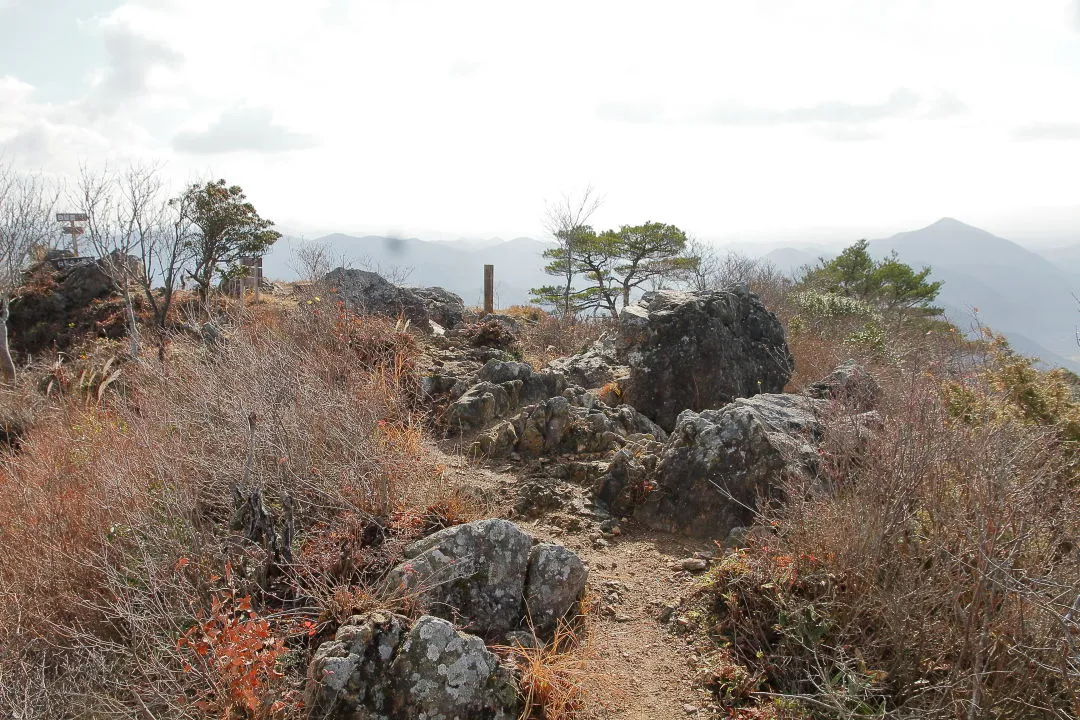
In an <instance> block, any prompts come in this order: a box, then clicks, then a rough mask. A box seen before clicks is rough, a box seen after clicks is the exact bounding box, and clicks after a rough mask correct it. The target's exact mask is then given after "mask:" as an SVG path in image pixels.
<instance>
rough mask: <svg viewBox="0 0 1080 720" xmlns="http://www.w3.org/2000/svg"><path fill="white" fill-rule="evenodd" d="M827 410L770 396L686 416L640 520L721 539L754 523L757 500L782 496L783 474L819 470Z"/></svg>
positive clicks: (639, 512)
mask: <svg viewBox="0 0 1080 720" xmlns="http://www.w3.org/2000/svg"><path fill="white" fill-rule="evenodd" d="M828 405H829V404H828V403H827V402H825V401H823V400H815V399H812V398H808V397H805V396H801V395H783V394H766V395H757V396H755V397H752V398H749V399H740V400H736V401H735V402H733V403H731V404H730V405H727V406H726V407H724V408H722V409H720V410H706V411H705V412H702V413H700V414H699V413H695V412H693V411H689V410H688V411H686V412H684V413H682V415H680V416H679V420H678V423H677V425H676V427H675V429H674V430H673V431H672V433H671V435H670V436H669V437H668V441H667V443H666V444H665V446H664V449H663V451H662V452H661V454H660V460H659V462H658V463H657V468H656V475H655V482H656V488H655V489H654V490H653V491H652V492H650V493H649V494H648V495H647V496H646V498H645V500H644V502H643V503H642V504H640V505H639V506H638V508H637V510H636V512H635V517H636V518H637V519H638V520H639V521H641V522H643V523H644V524H646V525H648V526H650V527H653V528H656V529H661V530H666V531H669V532H675V533H682V534H684V535H690V536H700V537H713V538H717V539H722V538H724V537H726V536H727V533H728V532H729V531H730V530H731V528H733V527H736V526H740V525H743V526H746V525H750V524H751V522H752V520H753V515H754V508H756V507H757V503H758V499H759V498H765V499H769V498H775V497H778V495H779V493H780V491H781V485H782V482H783V480H784V478H785V477H795V476H798V475H802V476H813V475H814V474H815V473H816V470H817V462H818V452H817V451H818V442H819V440H820V439H821V436H822V433H823V432H824V427H823V425H822V423H821V420H820V417H821V415H822V414H823V413H824V412H825V411H826V410H827V409H828Z"/></svg>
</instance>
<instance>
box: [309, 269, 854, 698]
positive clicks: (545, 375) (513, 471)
mask: <svg viewBox="0 0 1080 720" xmlns="http://www.w3.org/2000/svg"><path fill="white" fill-rule="evenodd" d="M328 280H333V281H336V282H337V283H338V285H339V287H338V288H337V292H338V293H339V295H340V296H342V297H344V298H346V299H347V301H348V302H349V303H350V304H352V305H354V306H357V307H361V308H363V309H364V311H366V312H377V313H378V312H382V313H384V314H387V315H390V316H394V315H397V316H398V317H402V316H404V317H407V318H408V320H409V322H410V323H411V324H412V327H413V328H414V329H417V330H420V331H422V332H423V334H424V337H426V340H425V341H424V342H425V344H426V345H427V347H428V353H427V354H428V360H427V367H426V374H425V377H424V383H423V384H424V392H425V395H426V398H427V399H428V402H430V403H431V405H432V407H433V409H434V412H433V417H434V418H435V423H436V425H435V428H436V432H437V433H439V434H441V435H442V436H443V438H444V439H443V441H442V447H441V452H443V453H444V455H445V462H446V465H447V466H448V468H450V469H451V481H452V482H454V483H455V484H459V485H461V486H462V487H465V488H468V489H470V491H471V493H472V494H474V495H477V496H482V497H485V498H487V499H488V500H489V501H494V507H497V508H500V509H499V510H497V511H495V512H494V514H498V515H502V516H505V517H508V518H510V519H511V520H512V521H513V523H514V525H509V524H507V525H505V526H504V525H499V524H498V522H501V521H494V520H490V521H489V520H485V521H482V522H481V523H479V524H476V523H474V524H472V525H470V526H459V527H457V528H451V529H448V530H446V531H443V532H440V533H439V534H437V535H435V536H432V538H429V539H427V540H423V541H420V543H417V544H416V545H415V546H414V547H413V548H411V549H409V550H406V558H410V559H409V560H407V562H406V563H405V564H404V565H402V566H400V567H399V569H397V570H395V571H394V572H392V573H391V576H390V577H391V580H392V581H393V582H397V581H398V580H400V586H401V588H402V589H403V591H404V592H409V591H412V590H416V591H417V592H419V596H418V598H419V599H418V602H419V603H420V605H421V610H422V611H425V612H431V613H434V614H436V615H440V616H441V617H445V618H447V619H449V620H453V621H454V622H455V623H456V624H457V625H458V627H463V628H465V629H466V630H468V631H469V632H473V633H476V634H478V635H481V636H484V637H486V638H487V639H488V640H489V641H493V642H495V643H500V642H505V643H507V644H514V643H516V642H524V643H525V645H529V644H532V643H537V642H539V643H543V642H545V641H546V639H547V638H549V637H550V633H551V631H552V629H553V627H554V622H555V619H556V618H555V616H557V615H567V614H569V615H573V614H574V613H575V612H578V611H579V610H578V609H576V608H574V607H572V606H570V605H568V604H567V603H568V601H569V600H571V599H575V598H579V597H580V598H582V599H583V605H584V612H586V613H587V615H588V618H587V620H585V621H584V622H579V623H577V625H576V627H577V628H578V631H579V632H580V633H582V635H583V637H581V638H579V640H580V643H579V649H578V650H577V652H580V653H583V654H584V655H585V656H587V657H588V658H589V663H588V667H589V671H588V675H589V678H588V681H587V684H588V685H589V686H590V692H589V695H590V708H591V711H592V712H593V714H595V715H596V716H597V717H617V718H674V717H720V716H722V715H724V714H725V712H726V710H725V709H724V708H721V707H720V706H719V704H717V703H716V702H715V701H714V699H713V697H712V696H711V695H710V693H709V692H708V690H707V689H706V682H705V678H706V676H707V674H708V671H709V661H710V657H711V656H712V655H713V654H714V653H715V651H716V648H713V647H708V646H702V645H701V644H700V643H702V642H703V640H702V639H701V638H697V639H695V638H694V637H693V636H692V635H691V634H690V633H688V632H681V631H682V630H684V629H686V628H687V627H688V624H689V623H688V621H687V619H686V618H685V617H681V616H680V615H679V613H678V608H679V606H680V600H681V599H682V597H683V596H684V595H685V594H686V593H688V592H690V591H692V590H693V589H694V588H695V587H697V586H699V585H700V583H701V582H703V580H702V578H703V576H704V573H705V572H706V571H707V570H708V569H709V567H710V566H711V565H712V564H713V563H714V562H715V561H716V560H717V558H718V556H719V555H722V554H723V552H724V547H725V542H728V541H729V540H730V539H731V538H735V539H737V538H738V536H739V534H740V533H742V532H744V526H745V525H749V524H750V523H751V522H752V520H753V506H754V504H755V503H756V502H759V501H760V499H762V498H769V497H772V496H773V495H774V494H775V493H776V492H778V487H779V485H780V481H781V480H782V479H783V478H784V477H787V476H791V475H805V474H812V473H813V472H814V469H815V466H816V462H817V458H818V453H817V442H818V440H819V439H820V436H821V434H822V426H821V418H822V417H824V416H825V415H826V414H828V413H830V412H834V409H835V407H836V403H835V402H834V401H835V400H837V399H838V398H842V399H843V400H844V401H845V403H844V407H845V408H851V410H850V412H851V413H853V414H852V418H853V419H852V427H853V428H855V434H856V435H857V434H858V432H859V429H860V428H864V427H867V426H869V425H871V424H873V422H874V419H875V415H874V413H872V412H864V411H869V410H870V406H871V405H872V401H873V397H874V392H875V389H874V385H873V380H872V379H870V378H869V377H868V376H867V375H866V374H865V372H863V371H861V369H859V368H856V367H844V368H840V369H838V370H837V372H836V373H834V375H833V376H830V378H827V379H825V380H823V381H822V382H821V383H820V384H818V385H816V386H815V387H814V388H812V390H811V391H810V392H809V393H807V394H804V395H786V394H783V393H782V392H781V391H782V389H783V387H784V385H785V384H786V382H787V380H788V378H789V377H790V374H791V368H792V360H791V354H790V352H789V350H788V348H787V345H786V343H785V341H784V333H783V329H782V327H781V326H780V323H779V321H778V320H777V319H776V317H775V316H774V315H772V314H771V313H769V312H768V311H767V310H766V309H765V308H764V307H763V306H762V305H761V303H760V301H759V300H758V298H757V297H756V296H754V295H752V294H751V293H749V292H748V291H746V289H745V288H738V287H734V288H731V289H729V290H726V291H721V292H707V293H674V292H659V293H650V294H647V295H646V296H645V298H644V299H643V300H642V301H641V303H639V304H638V305H636V306H632V307H630V308H627V310H626V311H624V313H623V317H622V318H621V322H620V326H619V330H618V332H617V333H615V334H613V335H611V336H608V337H605V338H602V339H601V340H599V341H597V342H596V343H595V344H594V345H593V346H592V347H591V348H589V349H587V350H586V351H584V352H582V353H580V354H578V355H574V356H570V357H566V358H561V359H559V360H556V361H554V362H552V363H550V364H549V365H548V366H547V367H543V368H534V367H531V366H530V365H528V364H526V363H524V362H521V361H519V360H518V359H517V358H516V357H515V355H516V351H517V349H518V348H517V345H516V343H517V338H518V337H520V335H521V333H522V332H523V328H522V327H521V325H520V322H519V321H518V320H516V319H514V318H512V317H506V316H489V317H485V318H479V319H476V320H474V321H473V322H472V323H467V322H466V321H465V313H464V308H463V307H461V306H459V301H458V302H457V303H455V301H454V300H453V298H452V297H448V294H446V293H445V292H442V291H438V290H437V289H426V290H422V291H420V292H418V293H415V294H414V293H412V292H411V291H407V290H403V289H401V288H395V287H393V286H389V285H387V284H385V283H381V282H380V281H379V279H378V278H377V276H371V274H368V273H361V272H357V271H352V272H351V273H349V274H348V275H345V274H343V273H340V272H339V274H338V276H334V277H331V278H328ZM436 317H437V318H438V320H436V319H435V318H436ZM742 398H749V399H742ZM852 400H865V401H866V402H864V403H862V404H861V405H860V404H859V403H858V402H848V401H852ZM631 403H633V404H631ZM860 413H861V414H860ZM444 536H445V537H444ZM729 536H730V537H729ZM529 538H531V540H530V539H529ZM530 542H532V543H540V544H536V545H534V546H533V550H532V551H531V553H532V554H531V555H529V561H528V569H527V571H526V565H525V562H526V561H525V555H523V554H522V553H525V554H529V552H530V551H528V547H529V543H530ZM521 543H524V544H523V545H521V547H520V548H519V544H521ZM545 543H546V544H545ZM543 548H551V550H541V549H543ZM543 552H547V553H548V556H547V557H548V560H547V561H546V562H547V565H544V568H545V569H544V570H543V571H537V570H536V568H538V567H541V565H542V563H541V561H539V560H534V559H533V558H534V557H538V556H539V554H541V553H543ZM432 553H434V554H432ZM581 566H583V568H584V572H582V571H580V570H578V569H576V568H579V567H581ZM448 572H449V573H453V572H457V574H455V575H453V576H452V577H451V578H450V579H448V580H444V579H443V578H447V577H448V575H447V573H448ZM515 573H517V575H515ZM586 574H587V580H585V577H586ZM526 575H527V579H524V580H514V578H515V577H520V578H525V577H526ZM508 578H509V580H508ZM541 581H542V582H543V583H546V584H545V585H544V586H543V587H541V586H540V585H539V583H540V582H541ZM507 582H509V583H510V584H509V585H505V583H507ZM514 582H517V583H518V584H517V585H514ZM521 582H524V583H525V589H524V591H522V590H521V589H520V587H521V585H520V583H521ZM504 585H505V587H504ZM522 592H524V595H525V598H526V600H525V606H526V608H527V610H528V611H529V612H530V613H531V615H532V619H533V620H534V621H536V622H535V623H534V625H533V629H534V630H535V631H536V637H535V638H530V637H529V636H528V633H522V631H521V629H520V628H522V627H523V625H522V620H521V619H520V618H519V616H518V615H515V608H516V607H518V605H520V602H521V601H520V600H514V598H516V597H519V596H520V594H521V593H522ZM567 593H570V594H569V595H568V594H567ZM530 598H531V599H532V602H530ZM540 599H543V600H544V602H545V603H546V602H548V601H550V600H554V601H555V604H554V605H553V606H551V608H550V609H545V610H543V611H542V617H540V616H539V615H538V612H541V611H539V610H538V607H539V604H541V603H540ZM515 602H516V603H518V605H515ZM545 607H547V606H546V605H545ZM538 617H539V618H540V619H539V620H537V618H538ZM356 622H357V623H359V624H360V625H361V626H363V627H368V626H369V625H370V624H371V622H372V620H371V619H366V620H362V619H358V620H357V621H356ZM378 622H383V620H382V619H381V618H380V619H378ZM400 623H401V625H402V629H401V630H400V632H401V633H404V632H407V631H408V630H407V627H406V625H407V623H406V621H405V620H401V621H400ZM380 627H381V626H380ZM425 631H426V630H425ZM348 632H349V633H354V631H353V630H349V631H348ZM408 632H413V633H415V632H416V628H415V627H414V628H413V630H412V631H408ZM523 636H524V640H522V637H523ZM350 637H351V635H350ZM395 637H397V636H395ZM464 637H470V636H464ZM410 642H411V641H406V642H405V643H404V644H403V645H401V649H400V650H398V651H395V652H398V653H399V655H402V654H404V653H406V652H407V651H409V652H411V651H410V650H409V648H411V647H412V646H411V645H410V644H409V643H410ZM695 643H698V644H697V645H695ZM340 644H341V643H338V645H340ZM334 647H335V648H338V649H337V650H335V652H338V653H339V654H340V653H341V652H344V651H343V650H341V649H340V647H338V646H334ZM320 652H322V650H320ZM387 652H390V651H387ZM429 652H430V655H431V657H433V658H435V657H437V656H438V653H439V652H441V651H440V650H438V649H431V650H430V651H429ZM361 654H362V653H361ZM476 662H478V663H480V666H481V667H483V666H484V665H483V662H481V661H480V660H477V661H476ZM398 664H399V661H398V660H395V661H394V665H393V666H392V667H391V670H389V671H388V672H389V674H390V677H391V678H393V677H397V676H396V675H394V673H399V672H400V669H397V668H398ZM317 667H318V666H317ZM350 667H352V666H350ZM440 667H442V666H440ZM352 672H353V677H354V678H358V677H360V675H359V674H358V673H359V671H357V670H352ZM419 677H421V676H414V680H415V681H417V682H420V680H417V678H419ZM486 677H489V676H488V675H485V674H484V673H481V674H480V680H481V681H482V682H489V683H490V682H495V681H494V680H484V679H483V678H486ZM491 677H494V676H491ZM365 682H366V681H365ZM424 682H426V680H424ZM436 682H439V681H436ZM323 692H324V695H326V691H325V688H324V690H323ZM371 692H374V691H371ZM380 692H382V691H380ZM361 695H363V693H362V692H361ZM332 696H333V693H330V694H329V695H326V697H332ZM409 697H410V698H411V695H410V696H409ZM363 702H364V701H363V698H362V697H361V706H363ZM368 702H369V705H370V702H372V701H368ZM379 702H381V701H379ZM399 702H405V703H406V704H408V703H410V702H413V701H412V700H411V699H407V700H401V701H399ZM376 704H377V705H378V703H376ZM380 707H381V706H380ZM417 707H420V706H417ZM462 707H465V706H462ZM469 707H472V708H473V712H476V713H480V714H478V715H476V716H477V717H480V716H483V717H503V716H504V713H510V712H512V709H508V708H505V707H500V708H495V709H492V708H490V707H487V706H484V709H483V710H482V711H481V709H479V708H480V706H469ZM447 712H450V711H447ZM453 712H457V710H454V711H453ZM485 713H486V714H485ZM452 716H453V715H452V714H448V715H447V717H452ZM380 717H381V716H380ZM392 717H398V716H397V715H392Z"/></svg>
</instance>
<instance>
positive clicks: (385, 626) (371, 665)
mask: <svg viewBox="0 0 1080 720" xmlns="http://www.w3.org/2000/svg"><path fill="white" fill-rule="evenodd" d="M408 627H409V620H408V618H404V617H402V616H400V615H394V614H393V613H388V612H372V613H368V614H367V615H355V616H353V617H352V618H350V619H349V620H348V622H346V623H345V624H344V625H342V626H341V627H340V628H338V631H337V634H336V635H335V636H334V639H333V640H331V641H328V642H324V643H323V644H322V645H320V646H319V648H318V650H316V651H315V657H314V659H313V660H312V662H311V665H310V666H309V667H308V683H307V690H306V695H307V697H306V704H307V706H308V707H309V708H311V711H312V717H319V718H351V717H367V718H376V717H387V718H388V717H391V712H392V711H393V708H394V706H395V705H397V704H399V702H400V701H397V700H396V699H395V697H394V690H393V689H392V685H393V677H392V676H391V675H390V667H391V663H392V662H393V659H394V656H396V655H397V652H398V646H399V645H400V644H401V640H402V638H403V637H404V635H405V633H406V632H407V631H408ZM361 713H365V714H361Z"/></svg>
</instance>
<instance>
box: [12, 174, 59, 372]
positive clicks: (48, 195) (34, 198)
mask: <svg viewBox="0 0 1080 720" xmlns="http://www.w3.org/2000/svg"><path fill="white" fill-rule="evenodd" d="M55 205H56V193H55V192H54V191H53V190H52V189H51V188H50V187H49V183H48V182H47V181H46V179H45V178H44V177H42V176H41V175H40V174H34V173H23V172H19V171H18V170H16V169H15V168H14V167H13V166H12V165H11V164H10V163H9V162H6V161H4V160H0V377H2V378H3V379H4V380H5V381H8V382H10V381H12V380H14V379H15V363H14V361H13V360H12V359H11V350H10V348H9V347H8V329H7V322H8V316H9V312H10V303H11V299H12V298H13V297H14V295H15V292H16V291H17V290H18V288H19V286H20V285H21V283H22V273H23V270H24V269H25V267H26V264H27V262H28V261H29V259H30V258H31V256H32V253H33V252H34V250H35V249H36V248H49V247H51V246H52V245H54V244H55V241H56V237H57V234H56V226H55V225H54V224H53V219H52V217H51V215H52V212H53V208H54V207H55Z"/></svg>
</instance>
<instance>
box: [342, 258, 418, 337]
mask: <svg viewBox="0 0 1080 720" xmlns="http://www.w3.org/2000/svg"><path fill="white" fill-rule="evenodd" d="M323 282H324V283H326V285H328V286H329V287H331V288H334V289H336V290H337V293H338V297H340V298H341V299H342V300H344V301H345V302H346V303H347V304H348V306H349V307H350V308H353V309H355V310H358V311H360V312H364V313H369V314H372V315H383V316H386V317H390V318H397V317H404V318H405V319H406V320H408V321H409V322H410V323H411V324H412V326H413V327H414V328H416V329H418V330H420V331H421V332H427V331H429V330H430V328H431V326H430V324H429V322H428V321H429V320H430V317H429V315H428V310H427V305H426V304H425V302H424V300H423V299H422V298H420V296H418V295H417V294H416V293H414V292H412V291H411V290H408V289H406V288H401V287H398V286H397V285H394V284H393V283H392V282H390V281H389V280H386V279H385V278H383V277H382V276H381V275H379V274H378V273H373V272H369V271H367V270H350V269H346V268H338V269H336V270H332V271H331V272H329V273H327V274H326V277H325V278H323Z"/></svg>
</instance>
